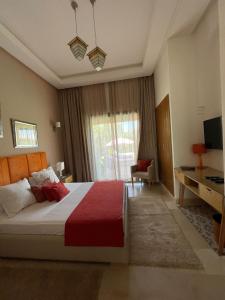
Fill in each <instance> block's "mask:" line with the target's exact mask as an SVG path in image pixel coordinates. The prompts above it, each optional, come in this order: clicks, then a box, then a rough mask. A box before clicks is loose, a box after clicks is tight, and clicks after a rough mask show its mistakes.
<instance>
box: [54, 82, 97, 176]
mask: <svg viewBox="0 0 225 300" xmlns="http://www.w3.org/2000/svg"><path fill="white" fill-rule="evenodd" d="M59 101H60V107H61V114H62V124H63V145H64V156H65V164H66V169H67V170H68V171H70V172H71V173H72V175H73V178H74V180H75V181H78V182H79V181H90V180H91V169H90V161H89V153H88V144H87V136H86V130H85V113H84V106H83V102H82V90H81V88H73V89H66V90H61V91H60V92H59Z"/></svg>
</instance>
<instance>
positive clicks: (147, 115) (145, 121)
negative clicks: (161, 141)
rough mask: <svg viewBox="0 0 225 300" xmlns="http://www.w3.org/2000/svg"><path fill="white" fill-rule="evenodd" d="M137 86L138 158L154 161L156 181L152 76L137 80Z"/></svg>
mask: <svg viewBox="0 0 225 300" xmlns="http://www.w3.org/2000/svg"><path fill="white" fill-rule="evenodd" d="M138 85H139V89H138V90H139V114H140V143H139V149H138V158H139V159H149V158H151V159H154V167H155V180H156V181H158V158H157V140H156V120H155V90H154V79H153V76H151V77H142V78H138Z"/></svg>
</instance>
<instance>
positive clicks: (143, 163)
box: [137, 159, 152, 172]
mask: <svg viewBox="0 0 225 300" xmlns="http://www.w3.org/2000/svg"><path fill="white" fill-rule="evenodd" d="M151 162H152V160H144V159H140V160H138V162H137V171H139V172H147V168H148V167H149V166H150V165H151Z"/></svg>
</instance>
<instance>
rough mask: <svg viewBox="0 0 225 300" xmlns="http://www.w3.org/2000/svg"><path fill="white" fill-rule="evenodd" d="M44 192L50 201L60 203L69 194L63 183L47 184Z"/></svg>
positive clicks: (44, 186)
mask: <svg viewBox="0 0 225 300" xmlns="http://www.w3.org/2000/svg"><path fill="white" fill-rule="evenodd" d="M42 191H43V193H44V195H45V198H46V199H47V200H48V201H60V200H61V199H62V198H64V197H65V196H66V195H67V194H69V190H68V189H67V188H66V187H65V185H64V184H63V182H58V183H56V182H51V183H47V184H45V185H43V187H42Z"/></svg>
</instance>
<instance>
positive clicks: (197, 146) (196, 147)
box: [192, 144, 206, 154]
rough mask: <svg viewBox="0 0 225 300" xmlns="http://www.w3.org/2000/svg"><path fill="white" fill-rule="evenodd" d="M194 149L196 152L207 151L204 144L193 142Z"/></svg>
mask: <svg viewBox="0 0 225 300" xmlns="http://www.w3.org/2000/svg"><path fill="white" fill-rule="evenodd" d="M192 151H193V153H195V154H203V153H206V147H205V145H204V144H193V145H192Z"/></svg>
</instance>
